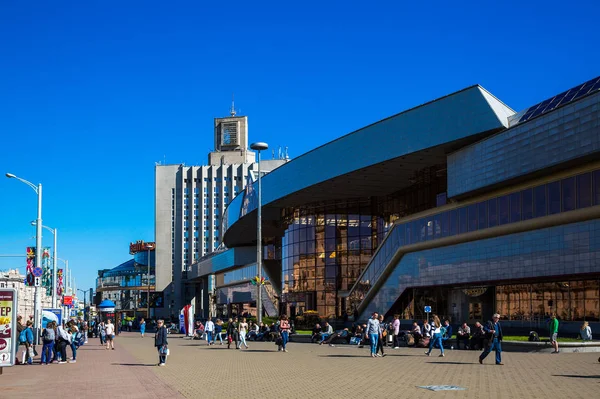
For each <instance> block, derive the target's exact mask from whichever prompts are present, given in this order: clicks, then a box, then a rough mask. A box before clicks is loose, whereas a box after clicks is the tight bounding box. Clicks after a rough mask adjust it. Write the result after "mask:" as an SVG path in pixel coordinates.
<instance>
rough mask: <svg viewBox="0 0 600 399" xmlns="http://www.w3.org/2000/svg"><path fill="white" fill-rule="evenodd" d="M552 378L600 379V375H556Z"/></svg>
mask: <svg viewBox="0 0 600 399" xmlns="http://www.w3.org/2000/svg"><path fill="white" fill-rule="evenodd" d="M552 377H569V378H600V375H575V374H554V375H553V376H552Z"/></svg>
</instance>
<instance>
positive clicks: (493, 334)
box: [364, 312, 503, 365]
mask: <svg viewBox="0 0 600 399" xmlns="http://www.w3.org/2000/svg"><path fill="white" fill-rule="evenodd" d="M499 320H500V315H499V314H494V316H493V317H492V320H491V321H489V322H488V323H487V324H486V325H485V326H482V325H481V323H479V322H478V323H476V331H478V332H481V333H482V334H483V335H482V336H481V338H482V340H486V342H488V344H487V345H483V341H481V342H482V343H479V341H476V342H477V343H475V344H471V345H480V346H481V347H484V346H485V347H484V348H483V349H484V350H483V352H482V353H481V355H480V356H479V362H480V363H483V360H484V359H485V358H486V357H487V356H488V355H489V354H490V352H491V351H495V352H496V364H497V365H502V364H503V363H502V346H501V342H502V326H501V325H500V321H499ZM364 334H365V338H366V339H367V340H368V342H369V344H370V347H371V357H383V356H385V354H384V352H383V347H384V346H385V345H384V343H383V340H384V339H386V336H387V335H388V334H393V335H394V336H393V342H394V348H398V345H399V344H398V343H399V339H400V336H401V334H400V320H399V317H398V315H395V316H394V320H393V321H392V323H389V324H388V323H385V322H384V319H383V316H382V315H379V314H378V313H377V312H375V313H373V314H372V316H371V318H370V319H369V321H368V322H367V324H366V326H365V327H364ZM410 335H411V336H413V337H415V342H418V341H421V342H423V341H424V340H425V339H428V343H429V347H428V350H427V351H425V355H427V356H430V355H431V352H432V350H433V348H434V347H437V348H439V349H440V355H439V356H440V357H444V356H445V353H444V341H447V340H449V339H451V337H452V326H451V325H450V322H449V321H448V320H445V321H444V323H442V322H441V320H440V318H439V317H438V316H437V315H434V316H433V319H432V322H431V323H430V322H428V321H427V320H426V321H425V322H424V324H423V328H422V329H421V326H419V325H418V323H417V322H416V321H415V322H413V327H412V330H411V331H410ZM458 337H460V341H462V342H475V341H470V340H471V339H473V336H472V335H471V332H470V328H469V327H468V326H467V325H466V323H463V325H462V326H461V327H460V329H459V333H457V347H458V346H459V343H458V342H459V339H458ZM477 337H479V335H476V340H478V339H479V338H477ZM466 347H467V345H465V348H466ZM379 352H381V354H379Z"/></svg>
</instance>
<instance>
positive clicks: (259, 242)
mask: <svg viewBox="0 0 600 399" xmlns="http://www.w3.org/2000/svg"><path fill="white" fill-rule="evenodd" d="M250 148H251V149H253V150H255V151H256V152H257V153H258V205H257V207H256V208H257V222H256V224H257V227H256V230H257V232H256V268H257V269H258V281H257V284H256V286H257V287H258V295H257V297H256V322H257V323H258V324H260V323H261V322H262V284H261V281H262V214H261V208H262V187H261V184H260V180H261V176H260V152H261V151H263V150H266V149H268V148H269V145H268V144H267V143H263V142H258V143H252V144H251V145H250Z"/></svg>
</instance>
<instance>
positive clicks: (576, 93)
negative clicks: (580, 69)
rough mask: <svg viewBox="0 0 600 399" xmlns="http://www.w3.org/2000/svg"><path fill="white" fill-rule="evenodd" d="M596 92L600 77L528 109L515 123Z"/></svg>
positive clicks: (599, 84)
mask: <svg viewBox="0 0 600 399" xmlns="http://www.w3.org/2000/svg"><path fill="white" fill-rule="evenodd" d="M596 90H600V77H596V78H594V79H591V80H588V81H587V82H585V83H582V84H580V85H578V86H575V87H573V88H572V89H569V90H567V91H565V92H562V93H560V94H559V95H557V96H554V97H552V98H549V99H547V100H544V101H542V102H541V103H538V104H536V105H534V106H531V107H529V108H528V109H527V111H525V112H524V113H523V116H522V117H521V118H520V119H519V122H517V123H523V122H527V121H528V120H530V119H532V118H535V117H536V116H540V115H542V114H545V113H547V112H550V111H552V110H554V109H556V108H557V107H562V106H563V105H565V104H568V103H570V102H572V101H575V100H578V99H579V98H581V97H583V96H585V95H587V94H589V93H591V92H594V91H596Z"/></svg>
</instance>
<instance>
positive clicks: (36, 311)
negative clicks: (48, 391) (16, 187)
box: [6, 173, 42, 343]
mask: <svg viewBox="0 0 600 399" xmlns="http://www.w3.org/2000/svg"><path fill="white" fill-rule="evenodd" d="M6 177H8V178H9V179H17V180H18V181H20V182H21V183H25V184H27V185H28V186H29V187H31V188H32V189H33V191H35V193H36V194H37V197H38V201H37V219H36V226H35V227H36V228H35V246H36V248H35V266H36V267H42V184H41V183H40V184H38V185H37V186H36V185H35V184H33V183H31V182H29V181H27V180H25V179H21V178H20V177H17V176H15V175H13V174H12V173H7V174H6ZM41 315H42V298H41V297H40V287H39V286H37V285H36V286H35V287H34V307H33V327H34V329H33V331H34V337H35V342H36V343H37V342H38V341H39V337H40V327H41V317H40V316H41Z"/></svg>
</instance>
